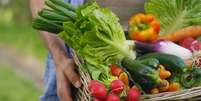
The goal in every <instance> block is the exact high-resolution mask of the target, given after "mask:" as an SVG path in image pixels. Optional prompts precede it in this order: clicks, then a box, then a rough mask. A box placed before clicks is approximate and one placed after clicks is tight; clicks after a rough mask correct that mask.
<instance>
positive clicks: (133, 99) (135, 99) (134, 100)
mask: <svg viewBox="0 0 201 101" xmlns="http://www.w3.org/2000/svg"><path fill="white" fill-rule="evenodd" d="M139 100H140V92H139V90H138V89H136V88H131V89H129V91H128V93H127V98H126V101H139Z"/></svg>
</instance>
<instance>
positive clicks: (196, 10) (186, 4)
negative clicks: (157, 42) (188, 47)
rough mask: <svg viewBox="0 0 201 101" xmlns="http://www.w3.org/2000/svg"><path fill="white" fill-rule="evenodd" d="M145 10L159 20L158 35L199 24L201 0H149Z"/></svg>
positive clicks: (200, 19)
mask: <svg viewBox="0 0 201 101" xmlns="http://www.w3.org/2000/svg"><path fill="white" fill-rule="evenodd" d="M145 12H146V13H151V14H153V15H155V16H156V17H157V19H158V20H159V21H160V23H161V32H160V35H165V34H170V33H172V32H175V31H177V30H179V29H182V28H185V27H188V26H192V25H201V0H149V1H148V2H147V3H146V4H145Z"/></svg>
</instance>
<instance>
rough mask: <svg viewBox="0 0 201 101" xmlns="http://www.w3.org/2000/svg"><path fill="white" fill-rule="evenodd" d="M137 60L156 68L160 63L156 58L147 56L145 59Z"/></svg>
mask: <svg viewBox="0 0 201 101" xmlns="http://www.w3.org/2000/svg"><path fill="white" fill-rule="evenodd" d="M139 62H140V63H142V64H144V65H148V66H150V67H153V68H154V69H158V66H159V64H160V63H159V61H158V60H157V59H156V58H147V59H143V60H139Z"/></svg>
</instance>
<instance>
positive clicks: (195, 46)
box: [191, 41, 201, 51]
mask: <svg viewBox="0 0 201 101" xmlns="http://www.w3.org/2000/svg"><path fill="white" fill-rule="evenodd" d="M191 50H192V51H199V50H201V42H200V41H195V42H193V43H192V45H191Z"/></svg>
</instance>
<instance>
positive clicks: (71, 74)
mask: <svg viewBox="0 0 201 101" xmlns="http://www.w3.org/2000/svg"><path fill="white" fill-rule="evenodd" d="M55 62H57V63H56V66H57V70H56V71H57V72H56V76H57V94H58V96H59V98H60V100H61V101H72V96H71V84H73V85H74V86H75V87H76V88H79V87H80V86H81V81H80V78H79V76H78V74H77V73H76V72H75V70H74V69H75V68H74V67H75V63H74V60H73V59H65V60H55Z"/></svg>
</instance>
